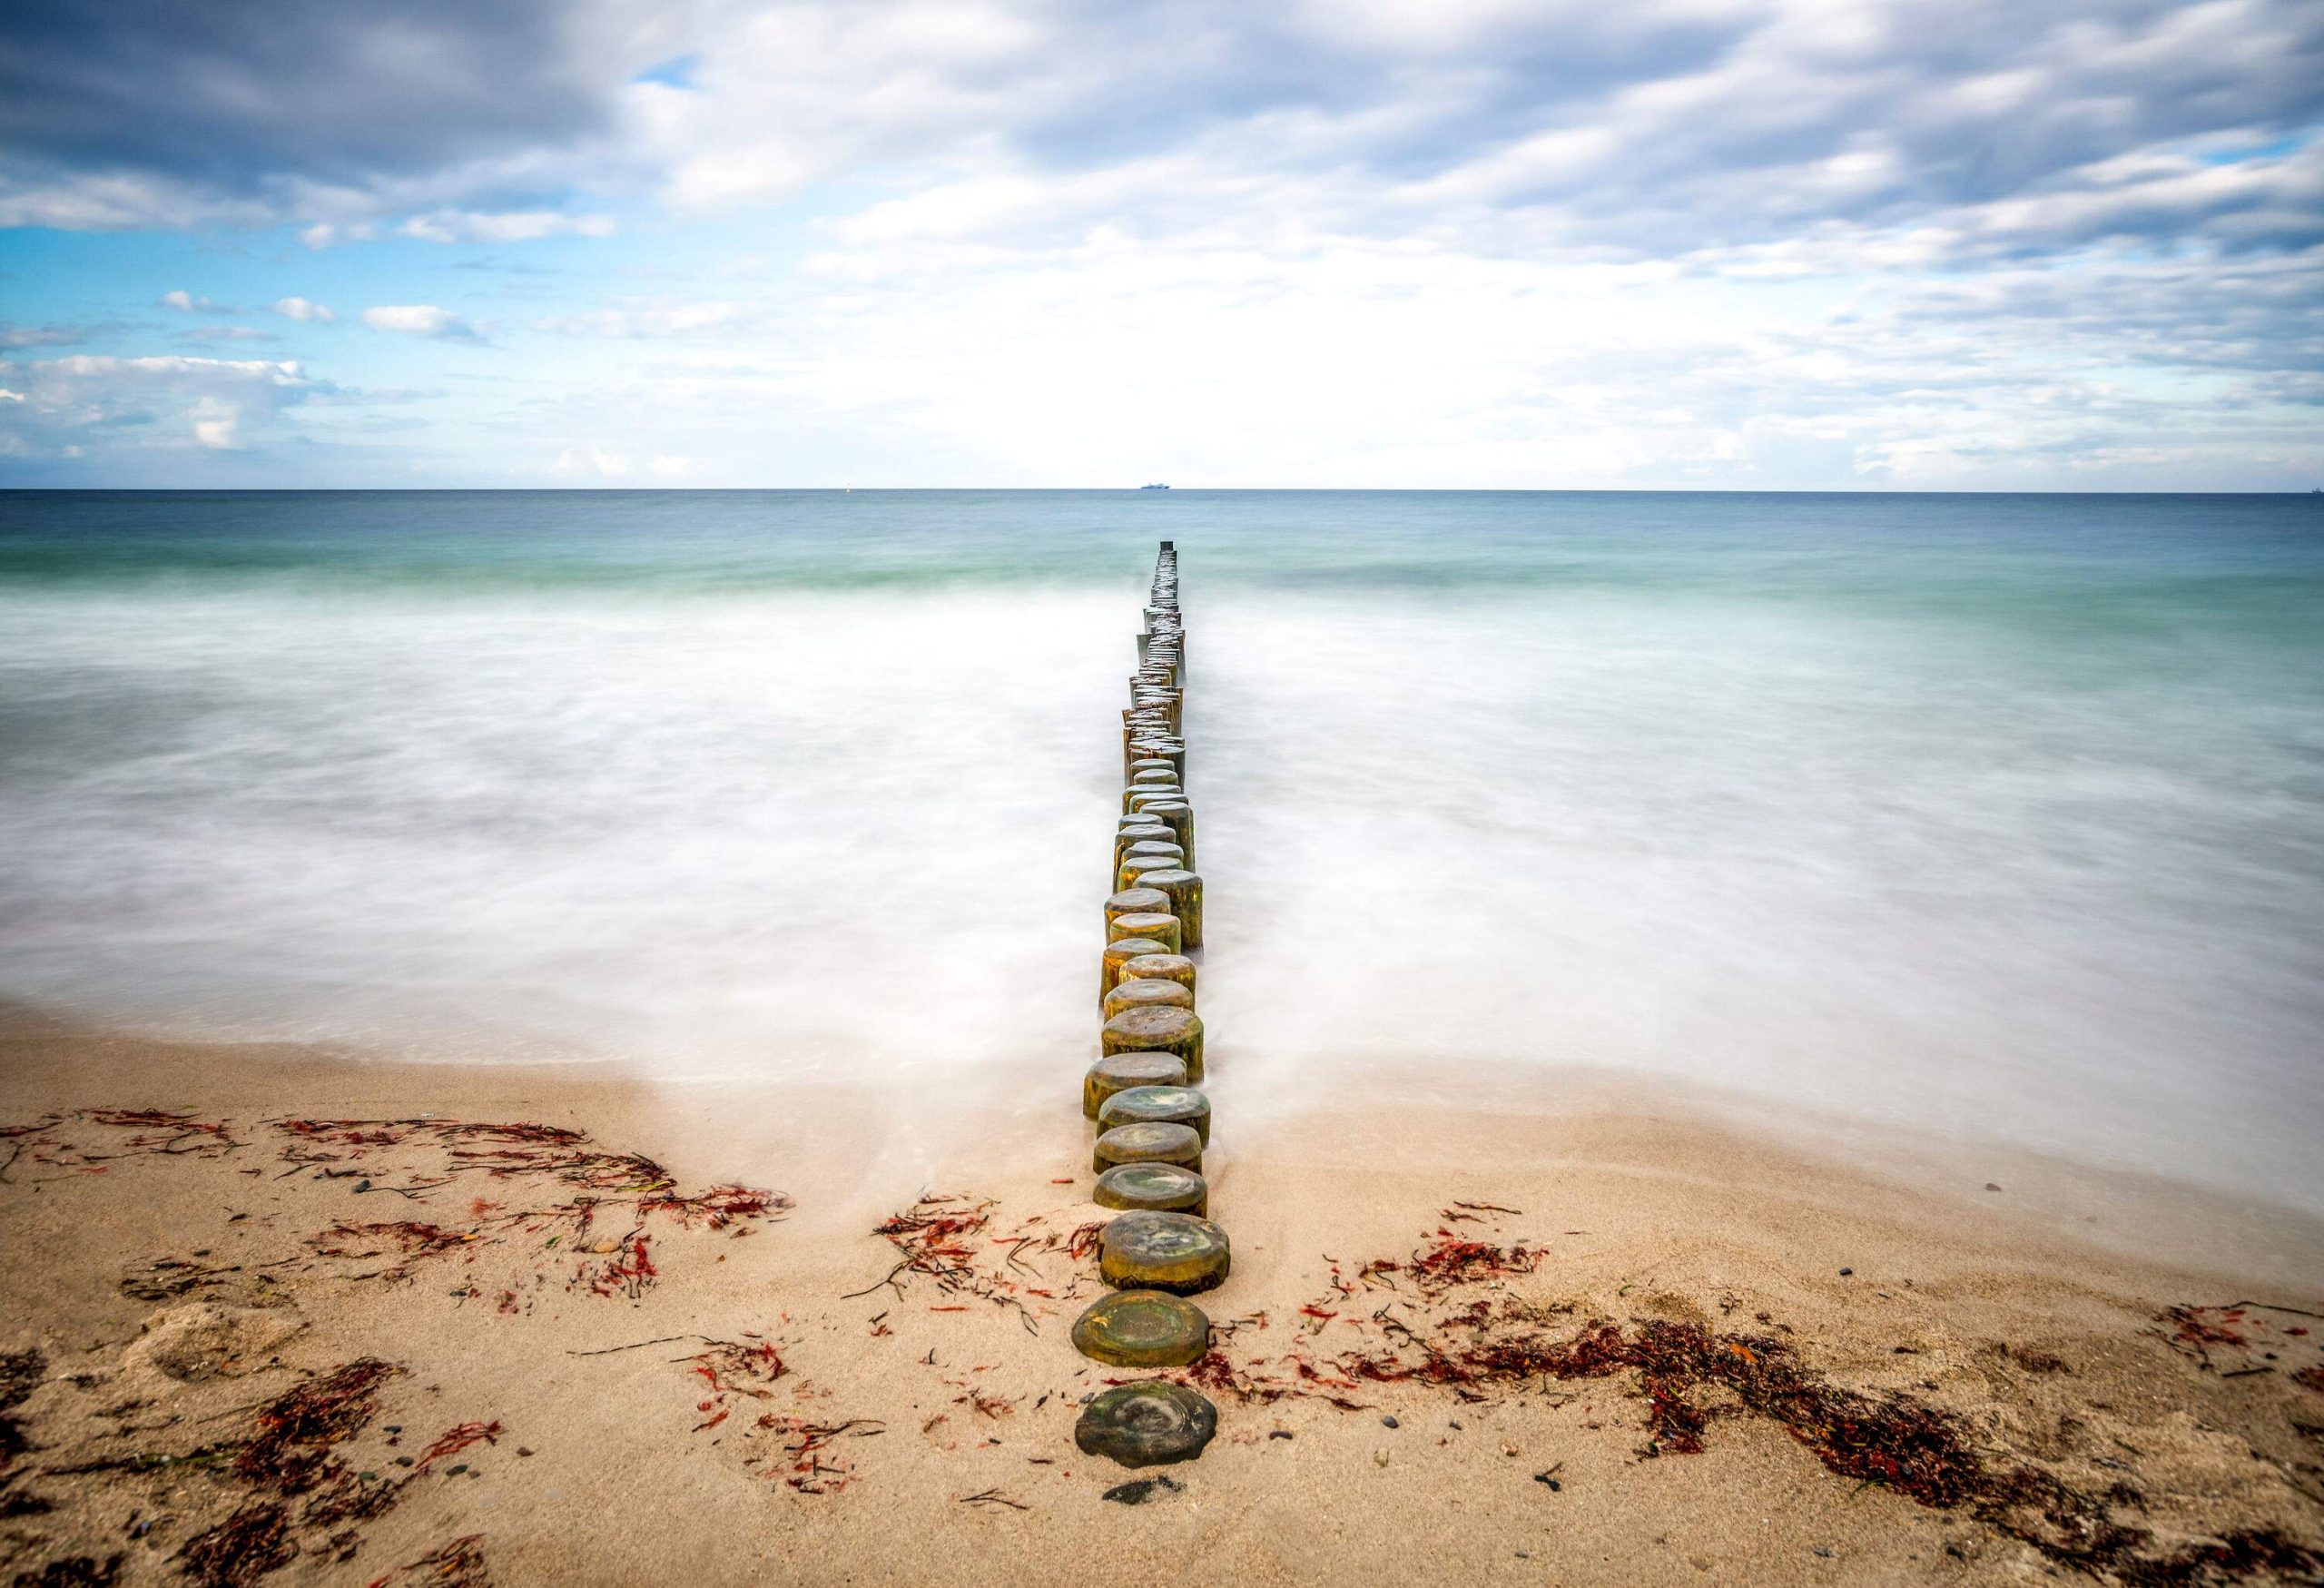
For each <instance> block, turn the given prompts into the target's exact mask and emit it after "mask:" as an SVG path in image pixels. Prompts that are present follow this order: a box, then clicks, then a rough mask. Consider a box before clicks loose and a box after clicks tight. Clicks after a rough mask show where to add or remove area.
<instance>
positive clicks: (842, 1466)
mask: <svg viewBox="0 0 2324 1588" xmlns="http://www.w3.org/2000/svg"><path fill="white" fill-rule="evenodd" d="M757 1426H758V1427H759V1428H761V1429H763V1430H766V1431H768V1432H771V1433H773V1434H774V1435H778V1436H779V1437H780V1438H781V1439H782V1441H783V1456H782V1459H780V1460H779V1461H777V1462H776V1463H775V1464H774V1465H773V1466H771V1467H770V1468H769V1469H768V1475H770V1476H778V1477H780V1478H782V1480H783V1484H784V1485H785V1486H787V1487H789V1488H793V1489H796V1490H798V1491H799V1493H801V1494H838V1493H839V1492H840V1491H841V1490H842V1489H844V1488H846V1487H847V1486H848V1484H852V1483H853V1482H854V1481H855V1463H854V1462H853V1461H852V1459H850V1458H849V1457H848V1456H847V1455H845V1454H843V1453H842V1452H841V1451H839V1450H837V1449H835V1448H834V1446H836V1445H838V1443H839V1441H841V1440H842V1439H870V1438H873V1437H876V1436H877V1435H881V1434H884V1433H886V1432H887V1431H888V1428H887V1425H886V1424H884V1423H881V1422H880V1421H878V1420H876V1419H874V1418H872V1417H849V1418H847V1419H845V1420H844V1421H842V1422H838V1423H824V1422H818V1421H817V1420H815V1419H814V1418H812V1417H808V1416H803V1415H797V1414H791V1415H782V1414H777V1413H773V1412H769V1413H768V1414H766V1415H764V1416H762V1417H760V1418H759V1419H758V1423H757Z"/></svg>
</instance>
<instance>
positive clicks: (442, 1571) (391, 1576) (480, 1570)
mask: <svg viewBox="0 0 2324 1588" xmlns="http://www.w3.org/2000/svg"><path fill="white" fill-rule="evenodd" d="M483 1543H484V1534H481V1533H471V1534H468V1535H467V1536H466V1537H463V1538H456V1539H453V1540H452V1541H451V1542H450V1543H448V1544H438V1545H437V1546H436V1547H435V1548H434V1549H432V1550H429V1551H428V1553H426V1554H424V1555H422V1556H420V1557H419V1559H418V1560H416V1561H406V1562H405V1563H403V1564H402V1565H400V1566H398V1567H397V1568H396V1569H395V1570H394V1571H392V1572H389V1573H388V1574H387V1575H386V1576H384V1577H374V1578H372V1579H371V1581H370V1582H369V1583H365V1584H364V1588H391V1585H393V1584H397V1583H431V1584H433V1585H434V1588H490V1584H491V1582H492V1573H489V1572H488V1571H487V1570H486V1569H485V1564H484V1550H483V1549H482V1547H481V1546H482V1544H483Z"/></svg>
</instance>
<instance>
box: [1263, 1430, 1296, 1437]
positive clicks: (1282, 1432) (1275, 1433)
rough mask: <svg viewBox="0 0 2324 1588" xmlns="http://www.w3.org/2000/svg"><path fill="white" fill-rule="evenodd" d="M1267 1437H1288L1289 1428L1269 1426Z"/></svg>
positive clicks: (1289, 1435)
mask: <svg viewBox="0 0 2324 1588" xmlns="http://www.w3.org/2000/svg"><path fill="white" fill-rule="evenodd" d="M1267 1437H1268V1438H1270V1439H1288V1438H1290V1437H1291V1430H1290V1429H1288V1428H1270V1429H1268V1430H1267Z"/></svg>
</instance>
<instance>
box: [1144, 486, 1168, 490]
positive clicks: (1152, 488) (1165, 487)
mask: <svg viewBox="0 0 2324 1588" xmlns="http://www.w3.org/2000/svg"><path fill="white" fill-rule="evenodd" d="M1138 489H1140V490H1168V489H1169V487H1168V486H1167V485H1142V486H1139V487H1138Z"/></svg>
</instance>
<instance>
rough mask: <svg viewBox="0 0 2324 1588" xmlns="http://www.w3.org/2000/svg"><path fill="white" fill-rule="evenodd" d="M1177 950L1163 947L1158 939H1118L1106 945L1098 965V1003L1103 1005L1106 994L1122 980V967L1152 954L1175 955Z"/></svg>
mask: <svg viewBox="0 0 2324 1588" xmlns="http://www.w3.org/2000/svg"><path fill="white" fill-rule="evenodd" d="M1176 953H1177V950H1175V949H1171V948H1166V947H1165V946H1163V943H1162V941H1161V940H1160V939H1159V938H1151V937H1118V938H1115V939H1114V940H1113V941H1112V942H1108V944H1107V945H1106V952H1105V957H1104V958H1103V959H1101V960H1100V961H1099V962H1098V1003H1099V1004H1101V1005H1102V1004H1103V1003H1104V1002H1105V1001H1106V994H1107V993H1108V992H1111V991H1113V990H1114V986H1115V983H1117V982H1118V981H1121V980H1122V967H1123V966H1124V965H1126V964H1128V963H1129V962H1130V961H1132V960H1136V959H1143V958H1146V957H1147V956H1148V955H1152V954H1176Z"/></svg>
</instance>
